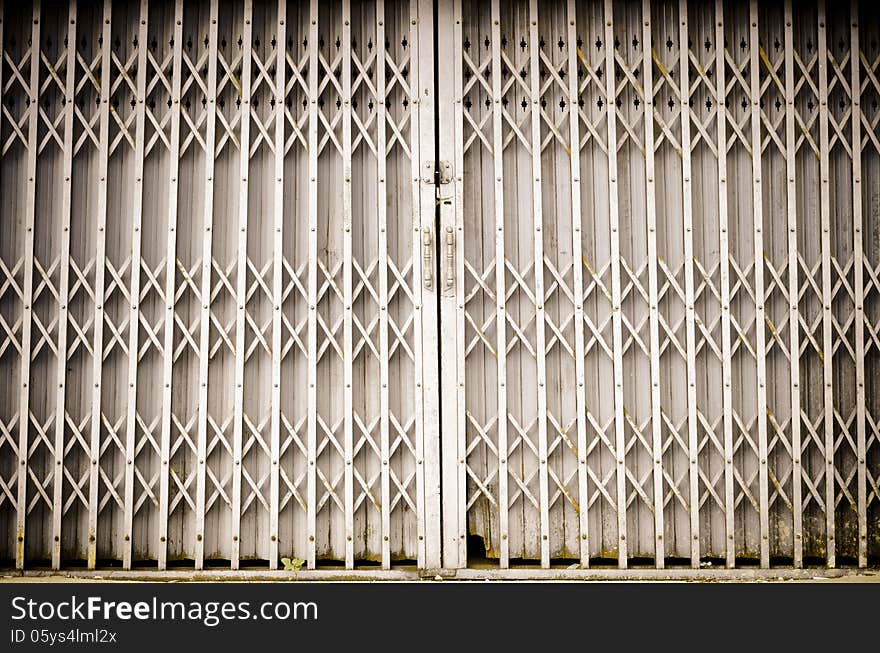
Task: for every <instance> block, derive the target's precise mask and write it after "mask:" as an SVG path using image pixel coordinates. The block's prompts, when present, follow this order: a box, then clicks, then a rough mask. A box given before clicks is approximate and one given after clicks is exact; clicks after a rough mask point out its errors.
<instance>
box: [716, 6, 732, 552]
mask: <svg viewBox="0 0 880 653" xmlns="http://www.w3.org/2000/svg"><path fill="white" fill-rule="evenodd" d="M715 19H716V20H715V101H716V106H717V107H718V109H717V111H718V114H717V119H716V127H717V130H718V139H717V148H718V222H719V245H720V251H719V253H718V256H719V267H720V276H721V355H722V364H721V378H722V382H723V384H724V388H723V390H722V395H723V401H724V420H723V422H724V523H725V532H726V535H727V550H726V556H725V557H726V563H727V566H728V567H730V568H732V567H733V566H734V564H735V558H736V540H735V539H734V500H733V414H732V411H733V398H732V396H731V389H730V377H731V369H730V368H731V365H730V261H729V255H730V247H729V236H728V233H727V112H726V111H725V108H724V106H725V95H726V88H727V82H726V80H725V78H726V77H727V75H726V69H725V63H724V50H725V47H724V43H725V40H724V4H723V0H715Z"/></svg>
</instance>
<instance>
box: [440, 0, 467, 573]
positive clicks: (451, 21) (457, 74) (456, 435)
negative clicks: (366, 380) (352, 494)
mask: <svg viewBox="0 0 880 653" xmlns="http://www.w3.org/2000/svg"><path fill="white" fill-rule="evenodd" d="M437 23H438V25H437V27H438V29H437V45H436V51H438V52H453V53H455V56H454V57H453V60H452V65H443V66H439V67H438V70H437V74H438V77H437V96H438V102H437V111H438V114H439V116H438V121H437V125H438V129H439V134H438V136H439V138H438V142H439V145H440V150H439V152H438V154H437V156H438V158H440V159H441V160H443V161H450V162H452V171H451V172H452V179H451V180H450V185H448V186H446V188H443V187H442V186H441V188H440V192H439V197H438V203H439V205H440V229H441V231H443V232H444V233H445V234H446V236H445V237H446V238H448V237H449V234H450V231H449V230H450V229H451V230H452V232H451V233H452V238H453V250H452V254H453V256H454V261H453V268H452V270H453V275H454V278H453V283H452V284H451V286H447V285H445V282H444V292H443V293H442V294H441V295H440V314H441V328H440V340H441V341H440V345H439V346H440V357H441V361H440V374H441V381H440V386H441V392H442V395H441V396H443V397H444V398H445V401H442V402H441V404H440V407H441V411H442V415H441V420H442V424H443V429H442V432H441V437H442V447H441V451H442V455H443V459H442V461H441V463H440V464H441V466H442V471H443V493H442V497H441V499H442V502H443V512H442V524H443V529H442V535H443V540H442V545H443V551H442V553H443V555H442V566H443V567H446V568H452V569H454V568H458V567H461V566H463V565H465V564H466V557H467V549H466V546H464V545H465V544H466V541H467V538H466V537H465V536H464V532H463V529H464V528H465V526H464V524H465V521H464V520H465V519H466V517H465V504H464V493H465V490H464V488H465V485H464V484H465V482H466V481H465V479H466V476H465V474H464V472H465V468H464V464H463V458H462V457H463V455H464V451H465V448H464V446H465V445H464V438H463V436H464V428H465V426H464V409H465V403H464V402H465V397H464V381H465V375H464V345H463V342H464V332H463V330H464V305H463V303H462V302H463V297H464V283H463V275H464V261H463V258H462V257H463V256H464V233H463V231H464V227H463V224H462V218H463V215H462V212H461V211H462V208H463V207H462V204H461V202H462V183H461V182H462V173H463V167H464V156H463V152H462V149H463V146H464V142H463V139H462V129H463V118H462V113H461V112H462V104H461V90H462V89H461V65H462V59H461V52H462V50H461V48H462V42H461V41H462V39H461V3H460V2H451V3H441V4H439V5H438V14H437ZM446 98H450V100H447V99H446ZM444 135H446V136H444ZM450 189H451V190H450ZM448 263H449V261H447V264H448Z"/></svg>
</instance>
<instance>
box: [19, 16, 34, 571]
mask: <svg viewBox="0 0 880 653" xmlns="http://www.w3.org/2000/svg"><path fill="white" fill-rule="evenodd" d="M30 58H31V63H30V80H29V82H30V88H29V90H28V94H29V95H30V105H29V107H28V111H29V113H30V115H29V116H28V137H27V139H28V141H27V156H28V160H27V186H26V191H25V192H26V196H27V199H26V202H27V205H26V207H25V215H24V228H25V234H24V252H22V256H23V257H24V259H23V260H24V284H23V289H22V316H21V372H20V376H19V378H20V380H21V392H20V395H19V404H18V431H19V436H18V454H19V456H20V457H21V460H20V461H19V463H20V464H19V472H18V486H17V487H16V490H17V491H18V495H17V499H18V512H17V515H16V534H17V541H18V542H17V544H18V546H17V547H16V553H15V567H16V569H23V568H24V555H25V553H24V549H25V547H24V537H25V522H26V521H27V512H28V510H27V476H28V464H27V459H28V431H29V430H30V423H31V418H30V415H31V414H30V407H29V400H30V390H29V389H28V381H29V380H30V370H31V314H32V310H31V301H32V299H33V280H34V265H33V260H34V213H35V210H36V201H37V181H36V180H37V147H38V145H39V143H38V142H37V136H38V133H39V132H38V130H37V127H38V120H39V117H40V103H39V95H40V0H34V2H33V26H32V28H31V46H30Z"/></svg>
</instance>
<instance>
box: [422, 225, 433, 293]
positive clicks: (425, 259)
mask: <svg viewBox="0 0 880 653" xmlns="http://www.w3.org/2000/svg"><path fill="white" fill-rule="evenodd" d="M422 281H423V283H424V285H425V288H426V289H427V290H431V288H433V286H434V234H433V230H432V229H431V228H430V227H422Z"/></svg>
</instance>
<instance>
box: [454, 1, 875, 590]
mask: <svg viewBox="0 0 880 653" xmlns="http://www.w3.org/2000/svg"><path fill="white" fill-rule="evenodd" d="M862 4H863V6H862V7H861V12H860V9H859V5H858V3H857V2H852V3H849V2H844V3H837V4H835V5H834V8H833V11H831V8H830V7H828V8H827V9H826V6H825V3H824V2H823V1H822V0H819V2H818V5H817V4H816V3H806V2H792V1H791V0H789V1H787V2H781V1H780V2H756V1H755V0H752V1H751V2H724V1H722V0H716V1H715V2H688V0H651V1H649V0H642V1H641V2H637V1H632V2H623V1H617V0H591V1H586V2H584V1H579V0H578V1H576V0H546V1H545V0H514V1H510V2H508V1H504V2H502V1H500V0H487V1H485V2H462V1H460V0H456V1H454V2H441V3H440V13H439V15H438V26H439V34H440V37H439V42H438V50H439V51H440V52H448V53H450V59H451V65H442V66H441V67H440V69H439V71H440V72H439V76H438V83H439V93H438V97H439V99H440V108H439V120H440V134H441V140H440V158H441V159H443V160H446V161H449V162H450V167H449V169H448V171H447V174H448V178H449V183H448V184H441V186H440V189H441V190H440V197H441V200H440V207H441V218H440V231H441V239H445V240H444V241H443V242H445V243H446V245H445V246H444V249H441V250H440V251H441V256H448V258H447V259H446V262H445V263H444V265H446V266H448V274H446V275H444V274H442V273H441V277H442V278H444V279H445V280H447V282H446V285H444V288H443V290H442V299H441V307H442V309H441V312H442V320H443V330H442V342H441V349H442V350H443V365H442V366H441V374H442V385H443V387H444V398H445V399H446V401H445V402H444V404H443V458H444V476H443V488H444V507H443V526H444V531H443V532H444V563H445V564H447V565H449V566H452V567H456V566H464V565H465V564H466V560H470V559H472V558H473V557H474V556H476V557H478V558H488V559H489V561H494V562H495V563H496V564H500V566H501V567H502V568H506V567H508V566H512V565H514V564H517V563H519V564H522V563H527V564H531V565H536V564H540V565H541V567H544V568H547V567H550V566H551V565H559V564H563V565H567V564H568V563H577V564H578V565H579V566H580V567H581V568H584V567H587V566H589V565H591V564H593V565H596V564H600V565H609V564H611V565H613V566H618V567H621V568H623V567H626V566H627V565H628V564H630V563H632V562H635V563H636V564H642V565H644V564H646V563H647V564H649V565H650V566H652V567H663V566H664V564H673V565H685V566H689V567H692V568H694V569H699V568H700V566H701V565H702V566H704V567H705V566H706V565H708V564H715V565H721V566H726V567H734V566H743V565H745V566H748V565H750V564H758V565H760V567H762V568H767V567H769V566H770V565H771V563H772V564H774V565H776V564H781V565H787V566H793V567H801V566H803V565H805V564H818V565H820V566H823V567H824V566H827V567H833V566H835V565H836V564H850V565H858V566H864V565H866V564H867V563H868V560H869V558H871V559H873V560H875V561H876V556H877V555H878V553H880V493H878V473H880V437H878V419H880V378H878V376H880V368H878V365H880V347H878V345H880V341H878V339H877V329H878V323H880V322H878V321H880V298H878V290H880V287H878V264H880V249H878V237H880V142H878V130H877V124H878V120H880V111H878V100H880V96H878V91H880V86H878V82H877V79H878V63H880V50H878V38H880V17H878V14H877V13H876V8H874V7H872V3H867V2H865V3H862ZM445 61H446V60H444V64H445ZM445 247H448V249H445ZM447 252H448V254H447ZM453 389H454V391H455V397H456V400H455V401H451V398H452V392H453ZM474 536H477V538H479V539H477V538H475V537H474ZM469 538H470V546H469V544H468V539H469ZM573 575H577V572H574V574H573Z"/></svg>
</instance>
